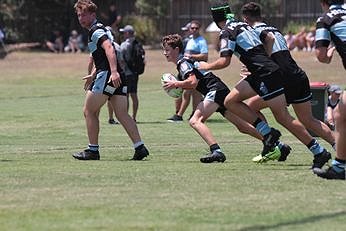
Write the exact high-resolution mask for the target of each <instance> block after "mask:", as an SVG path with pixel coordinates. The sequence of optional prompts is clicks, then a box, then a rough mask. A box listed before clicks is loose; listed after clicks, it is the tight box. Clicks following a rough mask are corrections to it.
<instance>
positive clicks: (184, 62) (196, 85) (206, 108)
mask: <svg viewBox="0 0 346 231" xmlns="http://www.w3.org/2000/svg"><path fill="white" fill-rule="evenodd" d="M162 46H163V54H164V55H165V56H166V59H167V61H168V62H172V63H174V64H176V65H177V70H178V72H179V74H178V77H177V79H178V81H166V82H164V85H163V87H164V89H165V90H169V89H173V88H177V87H180V88H183V89H196V90H197V91H199V92H200V93H201V94H202V95H204V96H205V97H204V100H203V101H202V102H200V103H199V104H198V106H197V108H196V111H195V112H194V114H193V116H192V117H191V119H190V121H189V123H190V126H191V127H192V128H193V129H195V130H196V132H197V133H198V134H199V135H200V136H201V137H202V138H203V140H204V141H205V142H206V143H207V144H208V145H209V147H210V153H209V154H207V155H205V156H203V157H202V158H200V161H201V162H203V163H212V162H214V161H217V162H224V161H225V160H226V156H225V155H224V154H223V152H222V151H221V148H220V146H219V145H218V143H217V142H216V140H215V138H214V136H213V135H212V133H211V131H210V129H209V128H208V127H207V126H206V125H205V123H204V122H205V121H206V120H207V119H208V118H209V117H210V116H211V115H212V114H213V113H214V112H216V111H217V112H220V113H221V114H222V115H223V116H224V117H225V118H226V119H227V120H228V121H230V122H231V123H233V124H234V125H235V126H236V127H237V128H238V130H239V131H240V132H243V133H246V134H249V135H251V136H253V137H255V138H257V139H259V140H263V138H262V136H261V134H260V133H259V132H257V130H256V129H255V128H254V127H253V126H252V125H251V124H249V123H247V122H246V121H245V120H243V119H241V118H239V117H238V116H236V115H235V114H232V113H230V112H229V111H227V110H226V108H225V107H224V104H223V102H224V100H225V98H226V96H227V95H228V93H229V92H230V90H229V88H228V87H227V86H226V84H224V83H223V82H222V81H221V79H220V78H219V77H217V76H215V75H214V74H213V73H212V72H209V71H200V70H198V69H197V66H198V62H195V61H193V60H191V59H187V58H186V57H183V54H182V51H183V43H182V39H181V37H180V36H179V35H177V34H173V35H167V36H165V37H163V39H162ZM273 153H274V154H275V155H276V156H278V155H280V150H279V148H278V147H276V148H275V149H274V151H273Z"/></svg>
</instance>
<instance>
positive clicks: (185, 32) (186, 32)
mask: <svg viewBox="0 0 346 231" xmlns="http://www.w3.org/2000/svg"><path fill="white" fill-rule="evenodd" d="M190 25H191V23H190V22H188V23H187V24H186V25H185V26H183V27H181V28H180V30H181V31H182V35H181V37H182V42H183V53H184V51H185V48H186V44H187V42H188V41H189V40H190ZM182 98H183V97H182V96H181V97H179V98H177V99H175V100H174V103H175V114H177V113H178V112H179V109H180V107H181V103H182V101H183V99H182ZM169 119H170V118H169Z"/></svg>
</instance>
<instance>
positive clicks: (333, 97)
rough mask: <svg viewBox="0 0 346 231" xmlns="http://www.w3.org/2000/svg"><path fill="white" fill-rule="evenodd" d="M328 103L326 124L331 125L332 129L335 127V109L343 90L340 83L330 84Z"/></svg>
mask: <svg viewBox="0 0 346 231" xmlns="http://www.w3.org/2000/svg"><path fill="white" fill-rule="evenodd" d="M328 93H329V96H328V105H327V115H326V121H325V122H326V124H327V125H328V126H329V127H330V129H331V130H333V131H334V129H335V120H334V109H335V108H336V106H337V105H338V103H339V101H340V95H341V93H342V90H341V88H340V86H338V85H330V87H329V88H328Z"/></svg>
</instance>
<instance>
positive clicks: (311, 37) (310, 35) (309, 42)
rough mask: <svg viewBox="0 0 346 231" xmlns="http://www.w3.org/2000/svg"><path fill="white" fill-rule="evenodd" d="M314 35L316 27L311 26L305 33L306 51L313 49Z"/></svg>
mask: <svg viewBox="0 0 346 231" xmlns="http://www.w3.org/2000/svg"><path fill="white" fill-rule="evenodd" d="M315 36H316V28H315V27H311V28H310V30H309V32H308V33H307V35H306V46H307V51H313V50H314V49H315Z"/></svg>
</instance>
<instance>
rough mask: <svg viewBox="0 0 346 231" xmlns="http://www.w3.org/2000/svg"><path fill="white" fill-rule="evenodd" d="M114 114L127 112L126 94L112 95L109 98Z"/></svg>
mask: <svg viewBox="0 0 346 231" xmlns="http://www.w3.org/2000/svg"><path fill="white" fill-rule="evenodd" d="M109 101H110V103H111V104H112V107H113V108H114V110H115V113H116V114H122V113H125V112H126V113H127V96H126V95H113V96H112V97H111V98H110V99H109Z"/></svg>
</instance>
